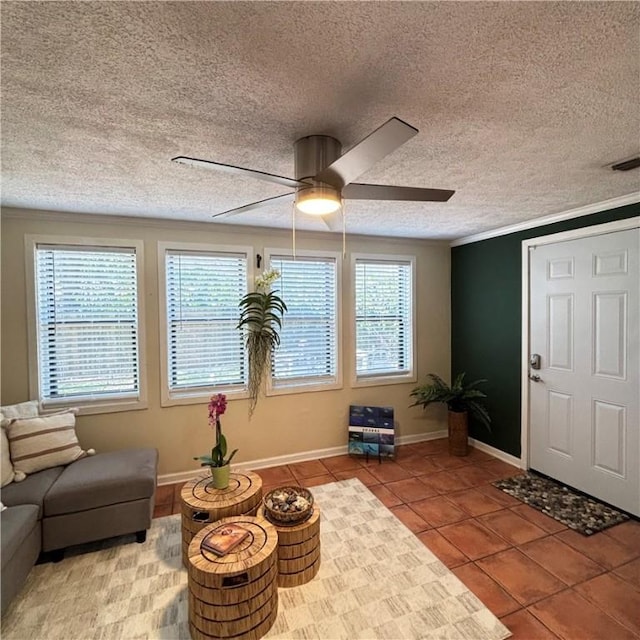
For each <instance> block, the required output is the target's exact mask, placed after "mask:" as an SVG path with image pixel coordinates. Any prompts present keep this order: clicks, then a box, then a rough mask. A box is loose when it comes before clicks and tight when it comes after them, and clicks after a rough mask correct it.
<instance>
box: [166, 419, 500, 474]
mask: <svg viewBox="0 0 640 640" xmlns="http://www.w3.org/2000/svg"><path fill="white" fill-rule="evenodd" d="M446 437H447V431H446V430H442V431H429V432H428V433H412V434H409V435H406V436H398V437H397V438H396V443H397V444H398V445H403V444H414V443H415V442H424V441H425V440H438V439H439V438H446ZM347 452H348V451H347V445H346V444H345V445H341V446H339V447H328V448H327V449H315V450H313V451H304V452H301V453H289V454H287V455H284V456H274V457H273V458H261V459H260V460H251V461H248V462H239V463H238V464H234V465H233V469H234V471H257V470H258V469H266V468H268V467H279V466H280V465H283V464H295V463H296V462H307V461H309V460H320V459H321V458H330V457H332V456H341V455H345V454H346V453H347ZM503 455H506V454H503ZM201 471H202V468H196V469H191V470H189V471H179V472H177V473H164V474H162V475H160V476H158V485H165V484H176V483H177V482H187V481H188V480H191V479H192V478H193V477H194V476H196V475H198V473H200V472H201Z"/></svg>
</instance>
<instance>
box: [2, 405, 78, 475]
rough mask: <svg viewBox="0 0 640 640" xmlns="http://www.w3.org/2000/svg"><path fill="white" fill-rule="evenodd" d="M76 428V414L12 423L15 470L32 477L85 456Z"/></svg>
mask: <svg viewBox="0 0 640 640" xmlns="http://www.w3.org/2000/svg"><path fill="white" fill-rule="evenodd" d="M75 427H76V417H75V415H74V414H73V413H72V412H68V413H58V414H54V415H51V416H39V417H37V418H18V419H15V420H11V422H10V423H9V425H8V426H7V427H6V430H7V436H8V438H9V446H10V447H11V461H12V462H13V468H14V470H15V471H16V472H18V471H22V472H24V473H26V474H30V473H35V472H36V471H42V470H43V469H49V468H51V467H57V466H59V465H61V464H69V463H70V462H73V461H74V460H78V459H79V458H82V457H83V456H85V455H86V453H85V452H84V451H83V450H82V449H81V448H80V445H79V444H78V438H77V437H76V429H75Z"/></svg>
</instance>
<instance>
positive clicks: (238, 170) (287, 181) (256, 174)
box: [171, 156, 309, 188]
mask: <svg viewBox="0 0 640 640" xmlns="http://www.w3.org/2000/svg"><path fill="white" fill-rule="evenodd" d="M171 162H177V163H178V164H186V165H190V166H193V167H204V168H206V169H216V170H217V171H226V172H227V173H235V174H238V175H242V176H245V177H246V176H251V177H253V178H258V179H259V180H266V181H267V182H275V183H276V184H280V185H283V186H285V187H292V188H295V187H304V186H308V185H309V183H308V182H300V180H294V179H293V178H285V177H284V176H277V175H275V174H273V173H265V172H264V171H257V170H256V169H246V168H245V167H236V166H234V165H232V164H224V163H222V162H213V161H211V160H199V159H198V158H188V157H187V156H176V157H175V158H171Z"/></svg>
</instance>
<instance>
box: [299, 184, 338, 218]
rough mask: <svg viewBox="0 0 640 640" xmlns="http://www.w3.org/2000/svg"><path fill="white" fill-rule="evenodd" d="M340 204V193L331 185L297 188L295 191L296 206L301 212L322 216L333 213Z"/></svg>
mask: <svg viewBox="0 0 640 640" xmlns="http://www.w3.org/2000/svg"><path fill="white" fill-rule="evenodd" d="M341 206H342V198H341V197H340V193H339V192H338V191H337V190H336V189H333V188H331V187H324V186H320V185H316V186H313V187H310V188H308V189H307V188H302V189H298V191H297V193H296V208H297V209H298V211H300V212H301V213H307V214H309V215H312V216H324V215H328V214H329V213H335V212H336V211H337V210H338V209H340V207H341Z"/></svg>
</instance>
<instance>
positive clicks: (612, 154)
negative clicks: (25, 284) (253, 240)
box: [0, 0, 640, 238]
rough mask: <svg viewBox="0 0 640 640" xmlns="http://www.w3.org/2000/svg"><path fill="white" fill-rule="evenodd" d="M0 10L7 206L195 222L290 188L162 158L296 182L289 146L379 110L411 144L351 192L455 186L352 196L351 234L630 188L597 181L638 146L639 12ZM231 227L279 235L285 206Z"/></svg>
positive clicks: (580, 200)
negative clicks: (425, 198)
mask: <svg viewBox="0 0 640 640" xmlns="http://www.w3.org/2000/svg"><path fill="white" fill-rule="evenodd" d="M0 17H1V26H2V43H1V47H2V76H1V83H2V87H1V88H2V140H1V143H2V149H1V150H2V204H3V205H6V206H16V207H30V208H39V209H49V210H61V211H82V212H89V213H96V214H101V213H105V214H121V215H131V216H151V217H159V218H174V219H182V220H211V218H210V216H211V214H213V213H216V212H219V211H222V210H225V209H228V208H231V207H235V206H239V205H242V204H245V203H248V202H251V201H253V200H258V199H261V198H266V197H268V196H272V195H276V194H278V193H283V192H285V191H286V190H287V189H286V188H283V187H279V186H276V185H273V184H269V183H265V182H261V181H258V180H254V179H251V178H236V177H230V176H229V175H227V174H223V173H217V172H214V171H207V170H203V169H197V168H193V167H185V166H181V165H176V164H174V163H171V162H170V161H169V159H170V158H171V157H173V156H175V155H188V156H195V157H200V158H208V159H211V160H215V161H218V162H224V163H230V164H237V165H243V166H247V167H251V168H255V169H259V170H262V171H267V172H271V173H277V174H280V175H285V176H291V175H293V150H292V145H293V142H294V141H295V140H296V139H297V138H299V137H301V136H305V135H309V134H330V135H332V136H334V137H336V138H338V139H339V140H340V141H341V142H342V144H343V146H344V148H345V149H346V148H348V147H350V146H352V145H353V144H355V143H356V142H358V141H359V140H360V139H361V138H363V137H364V136H365V135H367V134H368V133H369V132H370V131H372V130H373V129H374V128H376V127H377V126H379V125H380V124H382V123H383V122H384V121H386V120H387V119H388V118H389V117H391V116H394V115H395V116H398V117H400V118H402V119H404V120H406V121H407V122H409V123H411V124H412V125H414V126H415V127H417V128H418V129H419V130H420V133H419V134H418V135H417V136H416V137H414V138H413V139H412V140H410V141H409V142H408V143H406V144H405V145H404V146H402V147H401V148H400V149H398V150H397V151H395V152H394V153H392V154H391V155H389V156H387V157H386V158H385V159H384V160H382V161H381V162H379V163H378V164H377V165H375V167H374V168H373V169H371V170H370V171H369V172H367V173H366V174H365V175H363V176H361V177H360V178H359V179H358V181H359V182H371V183H378V184H400V185H407V186H415V187H435V188H442V189H455V190H456V193H455V195H454V196H453V198H452V199H451V200H450V201H449V202H448V203H388V202H384V203H383V202H371V201H369V202H350V203H348V208H347V228H348V230H349V231H351V232H356V233H366V234H375V235H389V236H407V237H421V238H456V237H460V236H465V235H469V234H472V233H477V232H481V231H485V230H488V229H491V228H495V227H500V226H504V225H508V224H512V223H516V222H519V221H523V220H529V219H532V218H536V217H540V216H544V215H549V214H552V213H556V212H560V211H565V210H567V209H571V208H574V207H579V206H582V205H586V204H591V203H594V202H600V201H603V200H606V199H609V198H613V197H616V196H623V195H627V194H629V193H633V192H634V191H637V190H638V189H639V188H640V171H638V170H636V171H631V172H628V173H619V172H614V171H612V170H611V169H609V168H607V165H609V164H611V163H613V162H615V161H617V160H621V159H626V158H628V157H630V156H633V155H634V154H637V153H638V152H639V151H640V111H639V109H638V105H639V104H640V38H639V34H640V3H638V2H532V3H529V2H497V3H489V2H479V3H475V2H406V3H405V2H274V3H271V2H239V1H235V2H158V3H155V2H11V1H7V0H4V1H3V2H2V4H1V16H0ZM221 221H222V220H221ZM226 222H227V223H228V222H233V223H237V224H252V225H260V226H274V227H289V226H290V224H291V205H290V204H281V205H272V206H270V207H265V208H263V209H260V210H258V211H252V212H249V213H245V214H242V215H239V216H237V217H234V218H230V219H227V220H226ZM212 224H214V222H213V221H212ZM297 224H298V225H299V226H300V227H302V228H306V229H317V230H322V229H324V227H323V225H322V223H320V222H318V221H317V220H314V219H310V218H305V219H300V220H298V223H297Z"/></svg>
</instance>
